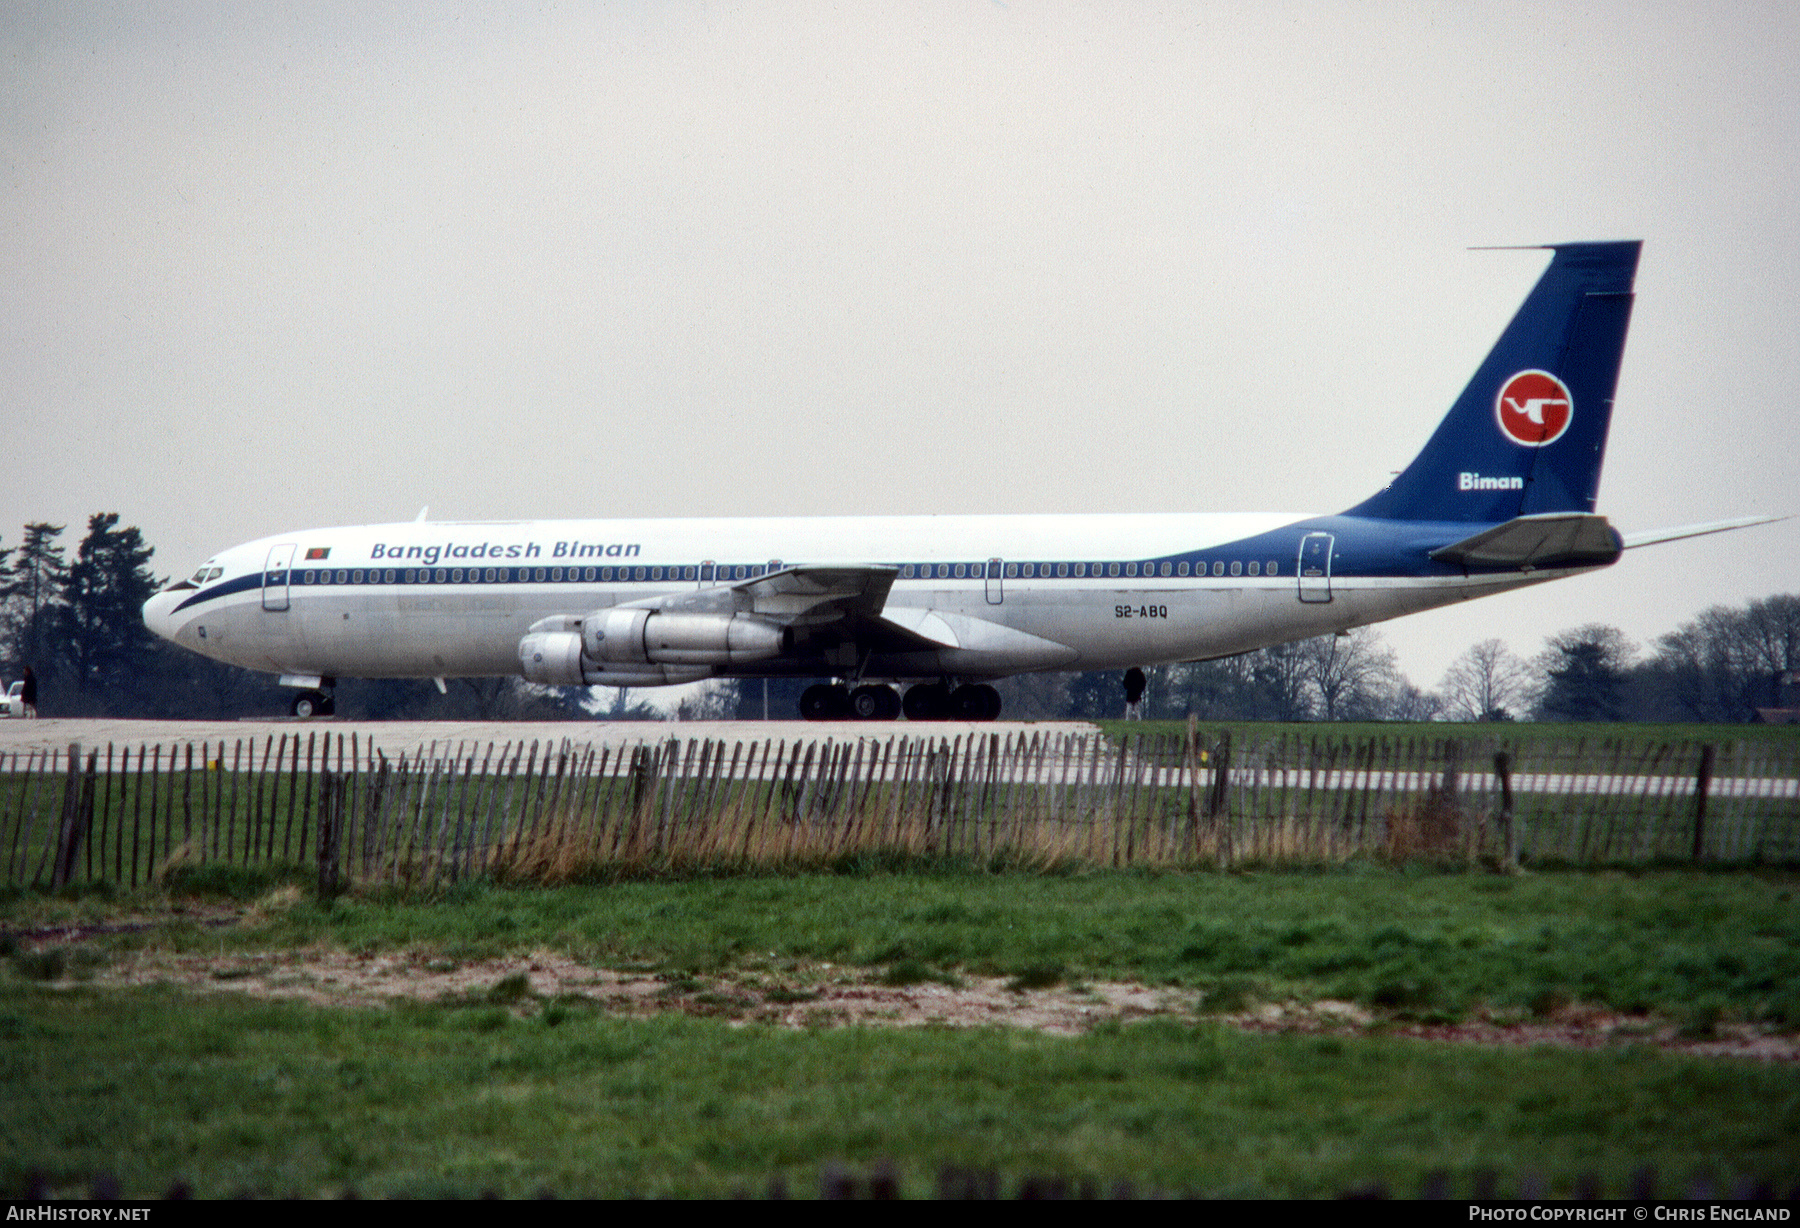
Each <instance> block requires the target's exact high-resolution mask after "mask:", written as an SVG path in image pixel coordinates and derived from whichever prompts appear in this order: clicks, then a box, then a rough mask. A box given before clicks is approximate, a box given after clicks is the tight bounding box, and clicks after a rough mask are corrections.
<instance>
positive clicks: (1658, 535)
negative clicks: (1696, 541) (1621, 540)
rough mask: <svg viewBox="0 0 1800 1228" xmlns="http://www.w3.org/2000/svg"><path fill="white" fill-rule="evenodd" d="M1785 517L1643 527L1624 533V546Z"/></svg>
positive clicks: (1783, 517) (1699, 534)
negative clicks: (1671, 527) (1638, 531)
mask: <svg viewBox="0 0 1800 1228" xmlns="http://www.w3.org/2000/svg"><path fill="white" fill-rule="evenodd" d="M1786 519H1787V517H1786V516H1739V517H1737V518H1736V519H1735V520H1713V521H1709V522H1708V523H1706V524H1684V525H1680V526H1678V527H1676V528H1673V529H1645V530H1643V531H1642V532H1640V533H1627V534H1625V548H1626V549H1627V550H1630V549H1632V548H1634V547H1637V546H1654V545H1658V544H1659V543H1661V542H1676V541H1680V540H1681V539H1682V538H1684V537H1705V536H1706V535H1707V534H1708V533H1725V532H1728V531H1729V530H1732V529H1747V528H1749V527H1750V526H1751V525H1758V524H1774V523H1775V522H1776V521H1777V520H1786Z"/></svg>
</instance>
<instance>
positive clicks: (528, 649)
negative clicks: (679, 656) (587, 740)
mask: <svg viewBox="0 0 1800 1228" xmlns="http://www.w3.org/2000/svg"><path fill="white" fill-rule="evenodd" d="M519 670H520V672H521V673H523V674H524V675H525V680H526V681H527V682H538V683H542V684H544V685H545V686H629V687H641V686H676V685H679V684H680V683H684V682H698V681H700V680H701V679H702V678H710V677H711V676H712V672H713V671H712V670H711V669H710V668H709V667H707V666H704V665H662V664H636V665H623V666H620V665H612V664H609V663H606V662H599V661H590V660H588V659H587V658H586V656H585V655H584V654H583V653H582V649H581V634H580V633H579V632H576V631H533V632H532V633H531V634H529V635H527V636H525V637H524V638H523V639H521V640H520V641H519Z"/></svg>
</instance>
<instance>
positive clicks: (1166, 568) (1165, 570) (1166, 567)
mask: <svg viewBox="0 0 1800 1228" xmlns="http://www.w3.org/2000/svg"><path fill="white" fill-rule="evenodd" d="M1162 573H1163V575H1165V576H1166V575H1168V574H1169V565H1168V564H1167V563H1164V564H1163V565H1162Z"/></svg>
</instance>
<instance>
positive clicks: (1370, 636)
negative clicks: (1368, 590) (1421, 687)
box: [1300, 627, 1399, 721]
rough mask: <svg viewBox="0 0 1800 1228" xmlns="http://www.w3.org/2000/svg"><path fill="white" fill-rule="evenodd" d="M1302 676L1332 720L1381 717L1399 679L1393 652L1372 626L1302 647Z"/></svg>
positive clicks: (1322, 711) (1324, 638)
mask: <svg viewBox="0 0 1800 1228" xmlns="http://www.w3.org/2000/svg"><path fill="white" fill-rule="evenodd" d="M1300 659H1301V674H1302V676H1303V677H1304V679H1305V681H1306V684H1307V686H1308V687H1309V688H1310V689H1311V691H1312V692H1313V693H1314V694H1315V695H1317V697H1318V701H1319V712H1320V713H1321V715H1323V716H1324V718H1325V719H1326V720H1328V721H1337V720H1355V719H1358V718H1361V719H1369V718H1372V717H1376V716H1379V715H1381V714H1382V713H1383V712H1384V711H1385V710H1386V707H1387V700H1388V697H1389V695H1390V693H1391V692H1392V691H1393V689H1394V686H1395V683H1396V681H1397V678H1398V672H1399V671H1398V670H1397V669H1396V668H1395V665H1394V652H1393V650H1392V649H1391V648H1389V647H1388V646H1387V645H1385V644H1383V643H1382V642H1381V634H1380V632H1378V631H1376V630H1375V629H1374V628H1373V627H1358V628H1357V629H1356V630H1354V631H1351V632H1348V633H1346V634H1344V635H1322V636H1320V637H1318V638H1317V639H1311V640H1307V641H1305V642H1304V643H1302V644H1301V645H1300Z"/></svg>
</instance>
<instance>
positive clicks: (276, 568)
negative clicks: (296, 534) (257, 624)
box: [262, 542, 294, 610]
mask: <svg viewBox="0 0 1800 1228" xmlns="http://www.w3.org/2000/svg"><path fill="white" fill-rule="evenodd" d="M293 565H294V543H293V542H283V543H281V544H280V545H279V546H271V547H269V557H268V558H267V559H266V560H265V561H264V563H263V591H262V608H263V609H265V610H285V609H287V608H288V573H289V571H290V570H291V569H292V567H293Z"/></svg>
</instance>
